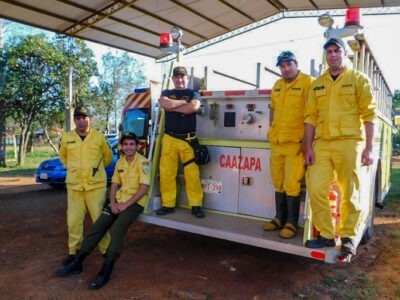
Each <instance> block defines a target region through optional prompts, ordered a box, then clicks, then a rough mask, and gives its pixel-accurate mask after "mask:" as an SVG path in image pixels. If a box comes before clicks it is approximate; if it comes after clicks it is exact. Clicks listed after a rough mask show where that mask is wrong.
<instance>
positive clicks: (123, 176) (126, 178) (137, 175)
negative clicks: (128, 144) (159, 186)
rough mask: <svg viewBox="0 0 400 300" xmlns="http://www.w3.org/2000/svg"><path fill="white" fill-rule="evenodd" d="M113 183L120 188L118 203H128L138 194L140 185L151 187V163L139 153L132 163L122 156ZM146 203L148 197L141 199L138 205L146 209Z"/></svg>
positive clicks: (116, 166)
mask: <svg viewBox="0 0 400 300" xmlns="http://www.w3.org/2000/svg"><path fill="white" fill-rule="evenodd" d="M112 182H114V183H116V184H118V185H119V186H120V189H119V190H118V191H117V194H116V200H117V202H118V203H125V202H127V201H128V200H129V199H131V198H132V196H133V195H135V194H136V193H137V191H138V190H139V187H140V184H146V185H150V163H149V161H148V160H147V158H145V157H144V156H142V155H140V154H139V153H136V154H135V157H134V159H133V161H132V162H131V163H129V162H128V161H127V160H126V159H125V156H121V158H120V159H119V160H118V161H117V164H116V165H115V169H114V175H113V177H112ZM145 201H146V195H144V196H143V197H142V198H140V199H139V201H137V203H138V204H140V205H141V206H143V207H144V206H145Z"/></svg>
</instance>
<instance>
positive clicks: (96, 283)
mask: <svg viewBox="0 0 400 300" xmlns="http://www.w3.org/2000/svg"><path fill="white" fill-rule="evenodd" d="M113 268H114V261H112V262H108V261H105V262H104V263H103V266H102V268H101V270H100V272H99V273H98V274H97V277H96V278H95V279H94V280H93V281H92V282H91V283H90V285H89V288H90V289H93V290H97V289H99V288H101V287H103V286H104V285H106V283H107V282H108V280H109V279H110V276H111V272H112V270H113Z"/></svg>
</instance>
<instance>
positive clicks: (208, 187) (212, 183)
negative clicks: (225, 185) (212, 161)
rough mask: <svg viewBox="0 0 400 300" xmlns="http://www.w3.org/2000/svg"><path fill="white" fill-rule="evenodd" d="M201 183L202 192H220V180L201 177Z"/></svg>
mask: <svg viewBox="0 0 400 300" xmlns="http://www.w3.org/2000/svg"><path fill="white" fill-rule="evenodd" d="M201 185H202V186H203V191H204V193H210V194H222V182H221V181H216V180H210V179H202V180H201Z"/></svg>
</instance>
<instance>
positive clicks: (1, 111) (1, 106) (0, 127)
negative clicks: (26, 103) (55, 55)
mask: <svg viewBox="0 0 400 300" xmlns="http://www.w3.org/2000/svg"><path fill="white" fill-rule="evenodd" d="M3 24H4V20H3V19H0V51H3V39H4V27H3ZM1 58H2V57H0V70H2V71H1V72H0V91H1V89H2V88H3V86H4V80H5V78H4V77H5V74H6V70H5V68H4V63H3V60H2V59H1ZM5 108H6V105H5V99H4V98H3V97H1V96H0V167H6V165H7V164H6V109H5Z"/></svg>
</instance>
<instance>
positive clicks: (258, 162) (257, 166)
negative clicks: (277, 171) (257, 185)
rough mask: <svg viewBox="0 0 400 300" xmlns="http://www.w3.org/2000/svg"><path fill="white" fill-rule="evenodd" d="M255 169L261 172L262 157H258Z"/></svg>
mask: <svg viewBox="0 0 400 300" xmlns="http://www.w3.org/2000/svg"><path fill="white" fill-rule="evenodd" d="M254 171H259V172H261V160H260V158H257V162H256V168H255V169H254Z"/></svg>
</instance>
